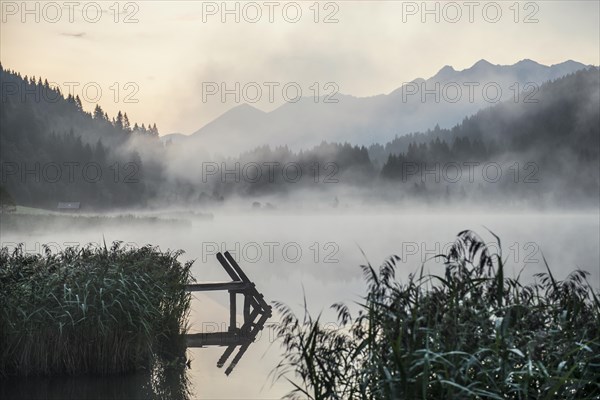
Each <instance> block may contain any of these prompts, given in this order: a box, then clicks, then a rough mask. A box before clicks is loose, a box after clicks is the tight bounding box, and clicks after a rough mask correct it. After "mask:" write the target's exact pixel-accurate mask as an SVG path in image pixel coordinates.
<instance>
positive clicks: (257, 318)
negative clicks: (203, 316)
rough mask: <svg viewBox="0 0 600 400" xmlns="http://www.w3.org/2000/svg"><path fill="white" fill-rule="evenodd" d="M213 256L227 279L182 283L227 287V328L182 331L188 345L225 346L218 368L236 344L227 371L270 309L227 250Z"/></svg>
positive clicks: (208, 288) (194, 288)
mask: <svg viewBox="0 0 600 400" xmlns="http://www.w3.org/2000/svg"><path fill="white" fill-rule="evenodd" d="M217 260H219V263H220V264H221V265H222V266H223V269H224V270H225V272H227V274H228V275H229V277H230V278H231V281H230V282H211V283H196V284H190V285H187V286H186V290H188V291H190V292H206V291H214V290H227V291H228V292H229V328H228V330H227V331H226V332H207V333H196V334H189V335H186V343H187V346H188V347H204V346H227V349H225V352H224V353H223V355H222V356H221V358H219V361H218V362H217V367H219V368H221V367H223V365H225V362H226V361H227V359H228V358H229V357H230V356H231V355H232V354H233V352H234V351H235V349H236V348H237V347H238V346H239V349H238V351H237V353H236V355H235V356H234V357H233V359H232V361H231V363H230V364H229V366H228V367H227V368H226V369H225V374H226V375H229V374H230V373H231V371H233V368H235V366H236V365H237V363H238V362H239V361H240V359H241V358H242V356H243V355H244V353H245V352H246V350H248V347H249V346H250V344H252V342H254V340H255V339H256V336H257V335H258V333H259V332H260V331H261V330H262V329H263V328H264V326H265V323H266V322H267V320H268V319H269V318H270V317H271V315H272V312H271V306H270V305H268V304H267V302H266V301H265V299H264V297H263V295H262V294H261V293H259V292H258V290H256V286H255V285H254V283H253V282H251V281H250V279H248V276H247V275H246V274H245V273H244V271H242V268H240V266H239V265H238V263H237V262H236V261H235V260H234V259H233V257H232V256H231V254H229V252H228V251H226V252H225V253H224V254H222V253H218V254H217ZM238 294H241V295H242V296H243V297H244V312H243V323H242V326H241V327H240V328H238V327H237V325H236V305H237V295H238Z"/></svg>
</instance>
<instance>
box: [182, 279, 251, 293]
mask: <svg viewBox="0 0 600 400" xmlns="http://www.w3.org/2000/svg"><path fill="white" fill-rule="evenodd" d="M247 288H248V283H246V282H242V281H231V282H205V283H193V284H189V285H185V290H187V291H188V292H204V291H209V290H246V289H247Z"/></svg>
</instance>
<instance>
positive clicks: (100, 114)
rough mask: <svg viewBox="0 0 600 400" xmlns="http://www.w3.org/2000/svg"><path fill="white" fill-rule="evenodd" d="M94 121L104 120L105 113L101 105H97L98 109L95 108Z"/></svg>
mask: <svg viewBox="0 0 600 400" xmlns="http://www.w3.org/2000/svg"><path fill="white" fill-rule="evenodd" d="M94 119H96V120H98V121H102V120H104V111H103V110H102V107H100V105H98V104H96V108H94Z"/></svg>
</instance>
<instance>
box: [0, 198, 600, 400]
mask: <svg viewBox="0 0 600 400" xmlns="http://www.w3.org/2000/svg"><path fill="white" fill-rule="evenodd" d="M181 216H182V215H181V214H178V217H181ZM183 217H184V218H185V219H186V220H188V221H190V222H188V223H185V224H174V223H162V222H160V221H155V222H152V223H151V224H136V223H126V224H122V225H121V224H99V225H96V226H93V227H89V228H86V227H80V226H77V228H75V229H70V228H69V227H68V226H65V227H62V228H58V229H57V228H56V227H55V226H50V225H48V226H39V225H38V226H34V227H31V228H30V229H19V230H6V229H5V230H3V231H2V238H1V242H2V245H3V246H9V247H12V246H14V245H15V243H19V242H23V243H24V244H25V246H26V249H27V250H28V251H40V249H41V244H43V243H49V244H50V247H51V248H53V249H58V248H64V247H65V246H68V245H72V244H86V243H102V242H103V241H106V243H110V242H112V241H114V240H122V241H124V242H126V243H128V244H129V245H132V246H141V245H144V244H148V243H149V244H152V245H156V246H159V247H160V248H161V249H162V250H166V249H182V250H185V254H184V255H182V256H181V257H180V260H181V261H186V260H189V259H194V260H196V261H195V263H194V266H193V268H192V270H193V274H194V276H195V277H196V279H197V280H198V281H227V280H229V279H228V277H227V275H226V274H225V272H224V271H223V270H222V268H221V266H220V265H219V263H218V262H217V260H216V258H215V254H216V253H217V252H218V251H225V250H229V251H230V252H231V254H232V255H233V256H234V258H235V259H236V260H237V261H238V263H239V264H240V266H241V267H242V268H243V270H244V271H245V272H246V274H247V275H248V276H249V278H250V279H251V280H253V281H254V282H255V283H256V286H257V289H258V290H259V291H260V292H261V293H263V294H264V296H265V299H266V300H267V301H273V300H278V301H282V302H284V303H286V304H288V305H289V306H291V307H292V308H293V309H294V310H296V311H297V312H298V313H301V312H302V310H303V307H304V306H303V302H304V300H303V299H304V298H306V301H307V306H308V308H309V310H310V311H311V312H312V313H314V314H317V313H319V312H321V311H322V312H323V316H322V321H324V322H332V323H335V315H334V313H333V311H331V310H329V306H330V305H331V304H332V303H335V302H339V301H344V302H347V303H352V302H353V301H357V300H359V299H360V296H361V294H362V293H363V291H364V284H363V282H362V278H361V270H360V268H359V265H360V264H364V263H365V262H367V260H368V262H370V263H371V264H372V265H373V266H374V267H375V266H378V265H380V264H381V263H382V262H383V261H384V260H385V259H386V258H387V257H389V256H391V255H398V256H400V258H401V261H399V262H398V264H397V274H396V276H397V278H398V279H399V280H405V279H406V278H407V277H408V275H409V274H410V273H413V272H415V271H417V269H419V268H420V266H421V264H422V263H423V262H424V261H426V260H427V259H430V258H432V257H434V256H435V255H436V254H439V253H443V252H445V251H447V250H448V248H449V246H450V245H451V244H452V243H453V241H454V239H455V237H456V234H457V233H458V232H460V231H462V230H465V229H471V230H474V231H476V232H478V233H479V234H480V235H481V236H482V237H483V238H484V239H485V241H486V242H487V243H489V245H490V246H491V247H492V248H497V244H496V242H495V239H494V236H493V235H492V234H491V233H490V232H489V231H488V230H487V229H489V230H491V231H492V232H494V233H495V234H496V235H498V236H499V237H500V239H501V240H502V254H503V258H504V259H506V262H507V272H506V273H507V274H508V275H509V276H511V275H514V276H516V275H517V274H518V273H519V271H521V269H522V268H523V272H522V276H523V277H524V279H526V280H531V279H533V275H534V274H535V273H537V272H542V271H544V270H545V266H544V264H543V260H542V255H543V256H545V258H546V260H547V261H548V264H549V266H550V268H551V269H552V272H553V273H554V275H555V276H556V277H557V278H558V279H563V278H565V277H566V276H567V275H568V273H569V272H571V271H572V270H573V269H575V268H580V269H583V270H587V271H589V272H590V274H591V276H590V277H589V282H590V283H591V284H592V285H593V286H594V287H595V288H600V249H599V243H600V229H599V228H600V215H599V214H598V213H597V212H572V213H565V212H556V213H534V212H532V213H519V214H517V213H515V214H507V213H501V212H498V213H490V212H472V211H465V212H461V211H460V210H436V211H433V212H432V211H426V210H418V211H413V212H408V211H406V212H399V211H397V210H391V209H379V210H373V209H364V210H357V209H349V210H336V211H335V212H333V213H310V212H306V211H298V212H297V213H291V212H282V211H279V210H271V211H265V210H256V211H254V210H250V211H245V212H241V211H239V210H233V209H217V210H215V211H214V217H213V218H212V219H206V218H202V217H199V216H198V215H197V214H189V215H188V216H185V215H183ZM188 217H189V218H188ZM486 228H487V229H486ZM425 266H426V267H425V269H426V271H430V272H431V273H439V272H441V271H443V264H442V263H441V262H440V261H439V260H438V261H436V260H430V261H428V262H427V263H426V264H425ZM193 297H194V300H193V302H192V312H191V315H190V331H191V332H192V333H198V332H210V331H215V330H217V329H218V330H226V327H227V323H228V321H229V305H228V301H229V297H228V295H227V293H225V292H223V293H220V292H218V293H194V296H193ZM241 309H242V307H241V306H238V313H239V312H240V311H241ZM277 318H278V316H277V315H274V316H273V318H271V320H270V321H268V324H273V323H276V322H277ZM237 319H238V321H241V319H242V318H241V315H238V318H237ZM224 349H225V348H223V347H207V348H195V349H189V350H188V353H189V354H188V355H189V357H190V358H191V364H190V365H191V368H190V369H188V370H187V376H188V378H189V381H190V390H191V395H192V397H193V398H199V399H226V398H252V399H256V398H269V399H270V398H280V397H281V396H282V395H284V394H285V393H287V392H288V391H289V390H290V388H291V386H290V385H289V384H287V383H285V382H284V381H279V382H275V383H273V382H272V377H271V376H270V372H271V371H272V370H273V368H274V367H275V365H276V364H277V363H278V361H279V355H280V352H281V349H280V347H279V344H278V343H277V342H275V341H274V335H273V327H272V326H266V327H265V329H264V330H263V331H262V332H261V334H260V336H259V337H258V339H257V340H256V342H255V343H253V344H252V345H251V346H250V348H249V349H248V351H247V352H246V354H245V355H244V357H243V358H242V359H241V361H240V362H239V364H238V365H237V366H236V368H235V369H234V371H233V372H232V374H231V375H230V376H229V377H228V376H226V375H225V374H224V369H219V368H217V367H216V363H217V360H218V359H219V357H220V355H221V353H222V352H223V351H224ZM136 379H138V377H137V376H136V375H133V376H130V377H125V378H123V377H119V378H114V377H112V378H69V379H53V380H49V379H45V380H44V379H36V380H19V381H13V382H11V383H9V384H6V388H5V389H4V390H7V392H4V394H13V395H14V394H15V393H21V395H23V396H29V397H31V396H32V395H34V394H35V393H37V392H35V390H38V389H40V387H42V386H43V387H44V388H45V390H49V392H48V394H49V396H55V397H62V396H63V395H64V394H65V393H69V394H73V393H77V395H78V396H79V397H87V398H94V397H99V396H102V395H103V394H108V393H111V395H112V394H114V391H115V390H120V389H119V388H121V389H123V390H125V389H124V388H127V390H126V391H123V392H121V391H119V392H118V393H121V394H122V395H123V396H128V397H136V396H141V397H143V396H144V392H143V391H142V390H141V389H140V390H137V389H136V388H135V386H136V384H137V383H136V382H138V380H136ZM32 383H35V384H32ZM40 385H42V386H40ZM140 385H141V384H140ZM132 386H133V387H132ZM32 391H33V392H32ZM40 393H43V392H40ZM0 394H2V392H0Z"/></svg>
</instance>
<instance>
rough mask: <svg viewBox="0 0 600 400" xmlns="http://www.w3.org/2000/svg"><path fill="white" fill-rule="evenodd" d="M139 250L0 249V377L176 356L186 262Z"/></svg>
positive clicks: (120, 367) (124, 366) (132, 365)
mask: <svg viewBox="0 0 600 400" xmlns="http://www.w3.org/2000/svg"><path fill="white" fill-rule="evenodd" d="M181 253H182V252H181V251H176V252H161V251H159V250H158V249H157V248H154V247H151V246H145V247H142V248H138V249H133V248H126V247H123V246H122V245H121V243H120V242H115V243H113V245H112V246H111V247H110V248H107V246H106V245H104V246H87V247H83V248H78V247H68V248H66V249H65V250H64V251H61V252H58V253H52V252H51V251H50V250H49V248H47V247H46V248H45V252H44V254H28V253H26V252H25V251H24V250H23V247H22V246H19V247H17V248H16V249H14V251H12V252H9V250H8V249H7V248H3V249H1V250H0V304H1V305H2V307H1V309H0V346H1V347H0V377H8V376H28V375H57V374H66V375H79V374H113V373H123V372H127V371H133V370H136V369H142V368H150V367H151V366H152V365H154V364H155V362H156V360H157V357H163V358H164V357H166V358H167V359H169V360H170V361H168V362H175V361H174V360H176V359H179V360H181V361H182V360H183V357H184V356H185V342H184V336H183V335H184V334H185V331H186V329H187V327H186V316H187V313H188V311H189V306H190V295H189V293H187V292H186V291H185V285H186V284H187V283H188V281H190V280H191V275H190V268H191V264H192V263H191V262H188V263H185V264H183V265H182V264H181V263H179V262H178V261H177V258H178V257H179V255H181Z"/></svg>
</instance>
